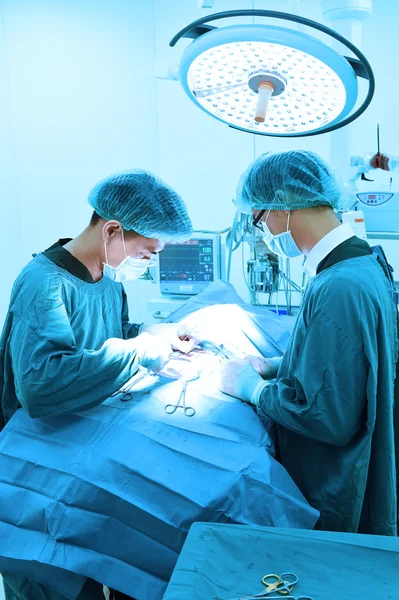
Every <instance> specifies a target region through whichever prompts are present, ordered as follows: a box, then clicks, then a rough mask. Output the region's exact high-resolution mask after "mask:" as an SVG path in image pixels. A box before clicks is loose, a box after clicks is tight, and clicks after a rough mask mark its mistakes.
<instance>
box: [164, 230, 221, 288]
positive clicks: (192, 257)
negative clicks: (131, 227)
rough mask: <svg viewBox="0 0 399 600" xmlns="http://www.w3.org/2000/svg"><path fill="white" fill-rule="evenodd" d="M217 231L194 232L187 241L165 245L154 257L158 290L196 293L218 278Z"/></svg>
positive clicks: (219, 276) (218, 244)
mask: <svg viewBox="0 0 399 600" xmlns="http://www.w3.org/2000/svg"><path fill="white" fill-rule="evenodd" d="M220 246H221V244H220V235H219V234H216V233H195V234H194V236H193V237H192V238H191V239H190V240H188V241H187V242H176V243H169V244H166V245H165V248H164V249H163V250H162V252H160V253H159V255H158V257H157V281H159V282H160V288H161V294H164V295H178V296H180V295H183V296H195V295H196V294H199V293H200V292H202V291H204V289H205V288H206V287H207V286H208V285H209V284H210V283H213V282H214V281H217V280H218V279H220V278H221V247H220Z"/></svg>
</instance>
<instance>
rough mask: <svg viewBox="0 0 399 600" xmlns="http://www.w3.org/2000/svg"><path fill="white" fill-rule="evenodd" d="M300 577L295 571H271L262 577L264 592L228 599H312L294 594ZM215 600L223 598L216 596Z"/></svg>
mask: <svg viewBox="0 0 399 600" xmlns="http://www.w3.org/2000/svg"><path fill="white" fill-rule="evenodd" d="M298 581H299V579H298V577H297V575H295V573H283V574H282V575H275V574H274V573H269V574H268V575H264V576H263V577H262V583H263V585H264V586H265V589H264V590H263V592H259V593H258V594H252V595H250V596H240V597H236V598H229V599H228V600H258V599H259V598H267V599H268V600H312V598H310V596H293V590H294V588H295V586H296V584H297V583H298ZM215 600H222V599H221V598H219V597H218V596H215Z"/></svg>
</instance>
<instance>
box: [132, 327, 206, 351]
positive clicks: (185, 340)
mask: <svg viewBox="0 0 399 600" xmlns="http://www.w3.org/2000/svg"><path fill="white" fill-rule="evenodd" d="M142 332H146V333H150V334H151V335H154V336H157V337H159V338H162V339H163V340H165V341H167V342H168V343H169V344H170V345H171V346H172V348H173V349H174V350H180V352H184V353H187V352H191V350H192V349H193V348H194V347H195V346H196V345H197V344H198V342H199V341H200V340H199V339H198V338H197V337H196V336H195V335H194V334H193V333H192V332H190V330H189V329H188V328H187V327H186V326H184V325H181V324H180V323H155V324H154V325H142V326H141V327H140V333H142Z"/></svg>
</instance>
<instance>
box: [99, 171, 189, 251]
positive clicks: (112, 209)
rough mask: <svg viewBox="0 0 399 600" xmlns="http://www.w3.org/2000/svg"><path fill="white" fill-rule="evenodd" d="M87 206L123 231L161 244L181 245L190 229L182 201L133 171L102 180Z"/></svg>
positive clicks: (147, 176)
mask: <svg viewBox="0 0 399 600" xmlns="http://www.w3.org/2000/svg"><path fill="white" fill-rule="evenodd" d="M88 202H89V204H90V205H91V206H92V207H93V208H94V210H95V212H96V213H97V214H98V215H99V216H100V217H102V218H103V219H105V220H107V221H111V220H114V219H115V220H116V221H119V222H120V224H121V225H122V227H123V228H124V229H125V230H126V231H135V232H136V233H139V234H140V235H143V236H144V237H147V238H155V239H159V240H161V241H164V242H169V241H170V242H172V241H185V240H188V239H189V238H190V237H191V236H192V232H193V228H192V225H191V221H190V217H189V216H188V214H187V209H186V205H185V204H184V202H183V200H182V198H181V197H180V196H179V194H177V193H176V192H175V191H174V190H173V189H172V188H171V187H169V186H168V185H166V183H164V182H163V181H162V180H161V179H159V178H158V177H156V176H155V175H153V174H152V173H150V172H149V171H142V170H140V169H134V170H132V171H125V172H123V173H116V174H114V175H111V176H110V177H107V178H106V179H103V180H102V181H100V182H99V183H97V185H96V186H95V187H94V188H93V189H92V190H91V192H90V194H89V198H88Z"/></svg>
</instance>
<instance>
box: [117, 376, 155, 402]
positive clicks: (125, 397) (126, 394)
mask: <svg viewBox="0 0 399 600" xmlns="http://www.w3.org/2000/svg"><path fill="white" fill-rule="evenodd" d="M147 375H149V372H148V371H143V372H142V373H141V374H140V375H138V374H136V375H134V378H133V381H130V383H128V384H127V385H126V386H124V387H122V388H121V389H120V390H117V391H116V392H114V393H113V394H111V398H113V397H114V396H117V395H118V394H122V397H121V402H129V400H131V399H132V398H133V392H132V391H131V390H132V388H134V386H135V385H136V383H138V382H139V381H141V380H142V379H144V377H147Z"/></svg>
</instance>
